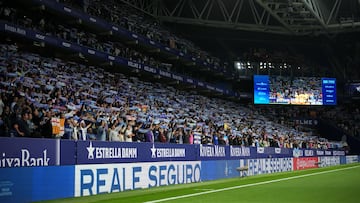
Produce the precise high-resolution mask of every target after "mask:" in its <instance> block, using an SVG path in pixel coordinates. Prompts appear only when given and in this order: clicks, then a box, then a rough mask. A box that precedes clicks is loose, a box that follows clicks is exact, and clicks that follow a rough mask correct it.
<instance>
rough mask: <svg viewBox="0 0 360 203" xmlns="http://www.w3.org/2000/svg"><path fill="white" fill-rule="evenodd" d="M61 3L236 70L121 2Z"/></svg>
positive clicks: (183, 51)
mask: <svg viewBox="0 0 360 203" xmlns="http://www.w3.org/2000/svg"><path fill="white" fill-rule="evenodd" d="M60 2H62V3H65V4H68V5H71V6H74V7H78V8H81V9H82V10H83V11H85V12H87V13H88V14H90V15H93V16H97V17H100V18H103V19H105V20H107V21H108V22H111V23H113V24H115V25H118V26H121V27H123V28H125V29H127V30H129V31H131V32H134V33H137V34H139V35H142V36H145V37H147V38H149V39H151V40H154V41H156V42H159V43H162V44H163V45H165V46H168V47H170V48H172V49H177V50H179V51H181V52H182V53H184V54H188V55H191V56H194V57H195V58H197V59H200V60H202V61H204V62H206V63H208V64H211V65H214V66H217V67H221V68H223V69H225V70H227V71H233V69H232V66H229V64H228V62H226V61H221V60H220V59H219V58H217V57H214V56H212V55H211V54H209V53H208V52H206V51H204V50H201V49H200V48H199V47H197V46H196V45H195V44H194V43H193V42H191V41H189V40H187V39H185V38H183V37H179V36H177V35H176V34H174V33H172V32H170V31H169V30H168V29H166V28H164V27H163V26H161V24H160V23H159V22H158V21H157V20H156V19H154V18H151V17H150V15H149V16H145V14H143V13H141V12H139V11H138V10H136V9H134V8H132V7H131V6H129V5H127V4H124V3H122V2H120V1H114V0H110V1H105V2H104V1H100V0H92V1H71V0H61V1H60Z"/></svg>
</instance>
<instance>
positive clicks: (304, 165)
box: [293, 157, 319, 171]
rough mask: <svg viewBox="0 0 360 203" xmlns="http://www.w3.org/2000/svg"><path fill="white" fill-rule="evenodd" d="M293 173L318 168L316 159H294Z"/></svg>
mask: <svg viewBox="0 0 360 203" xmlns="http://www.w3.org/2000/svg"><path fill="white" fill-rule="evenodd" d="M293 160H294V164H293V165H294V171H297V170H304V169H310V168H319V160H318V157H303V158H294V159H293Z"/></svg>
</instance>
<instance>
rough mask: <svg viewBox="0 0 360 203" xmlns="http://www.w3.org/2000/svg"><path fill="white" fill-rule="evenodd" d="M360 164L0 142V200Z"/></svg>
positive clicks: (276, 154) (164, 148)
mask: <svg viewBox="0 0 360 203" xmlns="http://www.w3.org/2000/svg"><path fill="white" fill-rule="evenodd" d="M358 160H359V157H358V156H346V155H345V152H344V151H341V150H312V149H311V150H310V149H294V150H293V149H284V148H256V147H240V146H212V145H185V144H184V145H180V144H163V143H120V142H102V141H72V140H60V139H31V138H0V202H32V201H41V200H51V199H58V198H66V197H77V196H87V195H96V194H102V193H112V192H122V191H126V190H134V189H140V188H150V187H157V186H164V185H173V184H186V183H193V182H199V181H208V180H216V179H222V178H231V177H243V176H252V175H258V174H267V173H276V172H283V171H293V170H303V169H307V168H318V167H327V166H333V165H339V164H347V163H354V162H358ZM238 168H243V169H244V170H241V171H239V170H237V169H238Z"/></svg>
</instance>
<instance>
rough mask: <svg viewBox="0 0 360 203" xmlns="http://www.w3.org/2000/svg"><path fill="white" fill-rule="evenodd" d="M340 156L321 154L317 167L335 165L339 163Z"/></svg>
mask: <svg viewBox="0 0 360 203" xmlns="http://www.w3.org/2000/svg"><path fill="white" fill-rule="evenodd" d="M340 164H341V162H340V156H323V157H319V167H320V168H323V167H328V166H337V165H340Z"/></svg>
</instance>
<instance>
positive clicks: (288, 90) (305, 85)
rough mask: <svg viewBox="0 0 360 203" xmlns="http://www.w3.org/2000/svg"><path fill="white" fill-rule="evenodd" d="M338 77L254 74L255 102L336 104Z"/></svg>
mask: <svg viewBox="0 0 360 203" xmlns="http://www.w3.org/2000/svg"><path fill="white" fill-rule="evenodd" d="M336 103H337V98H336V79H335V78H319V77H285V76H268V75H254V104H285V105H336Z"/></svg>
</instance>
